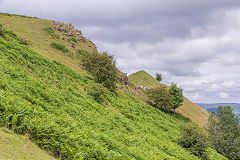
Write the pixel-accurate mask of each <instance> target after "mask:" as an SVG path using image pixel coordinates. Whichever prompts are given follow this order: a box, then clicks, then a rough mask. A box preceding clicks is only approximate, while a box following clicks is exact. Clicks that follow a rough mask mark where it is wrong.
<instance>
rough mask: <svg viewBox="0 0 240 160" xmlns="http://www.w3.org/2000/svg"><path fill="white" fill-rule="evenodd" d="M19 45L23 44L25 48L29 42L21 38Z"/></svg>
mask: <svg viewBox="0 0 240 160" xmlns="http://www.w3.org/2000/svg"><path fill="white" fill-rule="evenodd" d="M19 43H20V44H23V45H26V46H27V45H29V42H28V41H27V40H25V39H23V38H20V39H19Z"/></svg>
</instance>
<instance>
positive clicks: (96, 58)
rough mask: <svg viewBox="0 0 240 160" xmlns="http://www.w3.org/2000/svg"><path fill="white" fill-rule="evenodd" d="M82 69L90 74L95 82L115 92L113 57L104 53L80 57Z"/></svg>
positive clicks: (114, 63)
mask: <svg viewBox="0 0 240 160" xmlns="http://www.w3.org/2000/svg"><path fill="white" fill-rule="evenodd" d="M82 62H83V67H85V69H86V70H87V71H88V72H89V73H91V74H92V75H93V76H94V78H95V81H96V82H98V83H102V84H103V86H105V87H107V88H108V89H109V90H111V91H115V90H116V87H117V86H116V83H117V67H116V62H115V60H114V57H113V56H112V55H109V54H108V53H106V52H103V53H88V54H84V55H83V57H82Z"/></svg>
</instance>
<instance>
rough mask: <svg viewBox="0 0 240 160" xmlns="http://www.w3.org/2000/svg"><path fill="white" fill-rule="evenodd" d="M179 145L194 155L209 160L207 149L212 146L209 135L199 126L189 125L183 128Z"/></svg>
mask: <svg viewBox="0 0 240 160" xmlns="http://www.w3.org/2000/svg"><path fill="white" fill-rule="evenodd" d="M181 135H182V136H181V138H180V139H179V140H178V142H179V144H180V145H181V146H183V147H184V148H186V149H187V150H189V151H190V152H191V153H192V154H194V155H196V156H198V157H200V158H203V159H207V151H206V149H207V148H208V147H209V146H210V143H209V138H208V134H207V132H206V131H204V130H203V129H201V128H200V127H199V126H197V125H195V124H193V123H189V124H187V125H186V126H183V128H182V134H181Z"/></svg>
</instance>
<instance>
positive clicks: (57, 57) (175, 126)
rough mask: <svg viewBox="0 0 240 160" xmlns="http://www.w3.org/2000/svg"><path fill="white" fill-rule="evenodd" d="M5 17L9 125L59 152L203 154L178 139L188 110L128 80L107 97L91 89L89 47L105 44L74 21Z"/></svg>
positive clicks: (4, 110)
mask: <svg viewBox="0 0 240 160" xmlns="http://www.w3.org/2000/svg"><path fill="white" fill-rule="evenodd" d="M0 23H1V24H2V26H3V27H1V36H0V65H1V66H2V67H1V68H0V124H1V125H4V126H6V127H8V128H10V129H11V130H13V131H14V132H16V133H19V134H23V135H26V136H28V137H29V139H31V141H32V142H34V143H35V144H37V145H38V146H39V147H40V148H42V149H44V150H46V151H48V152H49V153H50V154H51V155H52V156H55V157H57V158H59V159H187V160H191V159H199V158H198V157H196V156H195V155H193V154H191V153H190V152H189V151H187V150H186V149H184V148H183V147H182V146H180V145H179V144H178V142H177V140H178V139H179V138H180V137H181V127H182V126H184V125H186V124H188V123H192V122H191V121H190V120H189V119H188V118H186V117H184V116H182V115H180V114H170V113H165V112H163V111H161V110H159V109H157V108H154V107H152V106H150V105H149V104H147V103H145V102H144V100H143V99H142V97H141V96H138V95H134V94H132V93H131V92H128V91H129V90H131V91H132V90H134V89H133V88H128V87H127V86H125V85H124V84H121V83H118V89H117V91H116V92H115V93H114V92H110V91H108V92H107V96H106V99H107V100H106V102H105V103H103V104H99V103H98V102H96V101H95V100H94V97H92V96H91V95H89V94H88V92H87V91H86V89H87V86H89V85H91V86H96V85H97V83H96V82H95V81H94V80H93V78H92V77H91V76H90V75H89V74H88V73H87V72H86V71H85V70H84V69H83V68H82V66H81V54H88V53H90V52H97V50H96V46H95V45H94V44H93V43H92V42H91V41H90V40H88V39H87V38H85V37H84V36H83V35H82V34H81V32H80V31H77V30H75V29H74V28H73V27H72V25H70V24H63V23H60V22H55V21H49V20H44V19H39V18H36V17H26V16H19V15H11V14H0ZM60 26H61V27H60ZM59 27H60V28H59ZM10 30H11V31H10ZM65 30H66V32H65ZM76 33H78V34H76ZM73 35H74V36H73ZM73 45H74V47H73ZM119 72H120V71H119ZM187 105H189V104H188V103H186V106H187ZM192 108H193V107H192ZM185 112H186V113H187V111H185ZM185 112H184V113H185ZM192 113H193V112H190V113H189V114H192ZM0 148H1V146H0ZM0 150H1V149H0ZM208 152H209V158H210V159H225V158H224V157H223V156H221V155H220V154H218V153H217V152H216V151H214V150H213V149H211V148H209V150H208Z"/></svg>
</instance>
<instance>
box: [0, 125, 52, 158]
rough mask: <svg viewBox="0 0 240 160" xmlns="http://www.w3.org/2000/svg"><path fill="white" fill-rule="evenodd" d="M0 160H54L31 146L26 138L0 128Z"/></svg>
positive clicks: (33, 145) (35, 146) (36, 147)
mask: <svg viewBox="0 0 240 160" xmlns="http://www.w3.org/2000/svg"><path fill="white" fill-rule="evenodd" d="M0 159H1V160H14V159H17V160H29V159H34V160H42V159H46V160H54V159H55V158H53V157H51V156H49V155H48V154H47V153H46V152H45V151H43V150H41V149H39V147H38V146H37V145H35V144H33V143H32V142H31V141H30V140H29V138H28V137H27V136H21V135H17V134H16V133H14V132H13V131H11V130H9V129H7V128H4V127H0Z"/></svg>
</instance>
